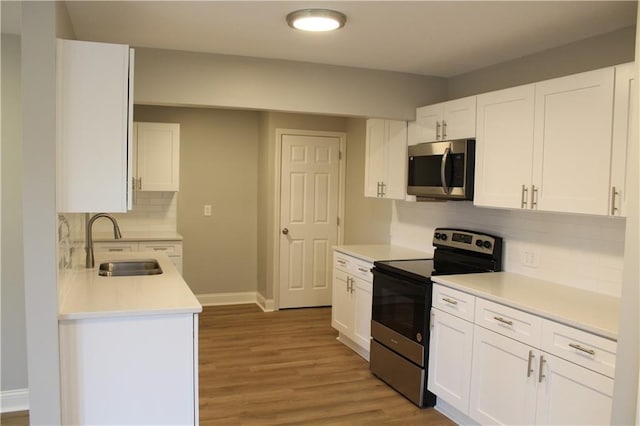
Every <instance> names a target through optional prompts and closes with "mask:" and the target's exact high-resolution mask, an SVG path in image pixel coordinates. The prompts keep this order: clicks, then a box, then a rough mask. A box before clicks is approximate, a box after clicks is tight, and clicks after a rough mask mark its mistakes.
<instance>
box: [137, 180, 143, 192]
mask: <svg viewBox="0 0 640 426" xmlns="http://www.w3.org/2000/svg"><path fill="white" fill-rule="evenodd" d="M141 190H142V178H141V177H139V178H138V191H141Z"/></svg>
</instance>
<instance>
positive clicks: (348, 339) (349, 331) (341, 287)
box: [331, 251, 373, 360]
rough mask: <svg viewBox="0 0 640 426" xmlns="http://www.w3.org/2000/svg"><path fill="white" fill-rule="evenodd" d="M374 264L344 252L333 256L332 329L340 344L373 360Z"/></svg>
mask: <svg viewBox="0 0 640 426" xmlns="http://www.w3.org/2000/svg"><path fill="white" fill-rule="evenodd" d="M372 267H373V264H372V263H371V262H367V261H364V260H361V259H358V258H356V257H353V256H349V255H346V254H344V253H340V252H337V251H336V252H334V256H333V290H332V301H331V304H332V307H331V325H332V327H333V328H335V329H336V330H338V332H339V333H340V334H339V336H338V340H340V341H341V342H342V343H344V344H345V345H347V346H349V347H350V348H351V349H353V350H354V351H355V352H357V353H358V354H359V355H360V356H362V357H363V358H365V359H367V360H368V359H369V348H370V340H371V303H372V292H373V275H372V274H371V268H372Z"/></svg>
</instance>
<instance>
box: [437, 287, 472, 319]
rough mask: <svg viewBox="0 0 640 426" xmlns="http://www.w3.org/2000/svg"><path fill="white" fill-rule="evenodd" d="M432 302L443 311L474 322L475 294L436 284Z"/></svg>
mask: <svg viewBox="0 0 640 426" xmlns="http://www.w3.org/2000/svg"><path fill="white" fill-rule="evenodd" d="M432 304H433V306H434V307H436V308H438V309H440V310H441V311H444V312H448V313H450V314H451V315H454V316H456V317H458V318H462V319H464V320H467V321H469V322H473V316H474V313H475V306H476V298H475V296H472V295H470V294H468V293H463V292H461V291H458V290H454V289H452V288H449V287H446V286H443V285H439V284H434V285H433V301H432Z"/></svg>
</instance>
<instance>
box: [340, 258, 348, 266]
mask: <svg viewBox="0 0 640 426" xmlns="http://www.w3.org/2000/svg"><path fill="white" fill-rule="evenodd" d="M338 263H339V264H341V265H346V264H347V261H346V260H342V259H338Z"/></svg>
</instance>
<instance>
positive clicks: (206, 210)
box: [204, 204, 211, 216]
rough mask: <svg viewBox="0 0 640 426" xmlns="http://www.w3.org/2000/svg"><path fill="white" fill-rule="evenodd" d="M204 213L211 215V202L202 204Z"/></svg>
mask: <svg viewBox="0 0 640 426" xmlns="http://www.w3.org/2000/svg"><path fill="white" fill-rule="evenodd" d="M204 215H205V216H211V204H205V205H204Z"/></svg>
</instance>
